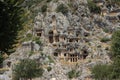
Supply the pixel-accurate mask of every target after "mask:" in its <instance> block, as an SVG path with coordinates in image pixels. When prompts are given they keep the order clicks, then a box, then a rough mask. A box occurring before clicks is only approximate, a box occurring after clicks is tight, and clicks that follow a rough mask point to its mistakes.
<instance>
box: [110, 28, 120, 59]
mask: <svg viewBox="0 0 120 80" xmlns="http://www.w3.org/2000/svg"><path fill="white" fill-rule="evenodd" d="M111 44H112V45H111V51H112V52H111V56H112V57H113V58H116V57H117V56H120V30H118V31H116V32H114V33H113V35H112V43H111Z"/></svg>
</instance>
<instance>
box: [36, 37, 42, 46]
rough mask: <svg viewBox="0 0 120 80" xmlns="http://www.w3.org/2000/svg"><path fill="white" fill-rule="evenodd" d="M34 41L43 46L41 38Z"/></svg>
mask: <svg viewBox="0 0 120 80" xmlns="http://www.w3.org/2000/svg"><path fill="white" fill-rule="evenodd" d="M34 41H35V42H36V43H37V44H39V45H42V43H41V40H40V38H39V37H35V38H34Z"/></svg>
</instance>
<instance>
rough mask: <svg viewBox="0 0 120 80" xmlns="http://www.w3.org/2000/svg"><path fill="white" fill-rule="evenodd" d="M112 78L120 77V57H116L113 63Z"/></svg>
mask: <svg viewBox="0 0 120 80" xmlns="http://www.w3.org/2000/svg"><path fill="white" fill-rule="evenodd" d="M112 68H113V70H112V74H111V75H112V79H115V80H117V79H120V57H117V58H115V59H114V63H113V65H112Z"/></svg>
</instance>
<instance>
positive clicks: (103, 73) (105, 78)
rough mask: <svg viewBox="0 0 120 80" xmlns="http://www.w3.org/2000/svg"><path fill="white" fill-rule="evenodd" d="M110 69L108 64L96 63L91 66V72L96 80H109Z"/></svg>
mask: <svg viewBox="0 0 120 80" xmlns="http://www.w3.org/2000/svg"><path fill="white" fill-rule="evenodd" d="M111 71H112V69H111V66H109V65H96V66H94V67H93V68H92V74H93V77H94V78H95V79H96V80H110V78H111Z"/></svg>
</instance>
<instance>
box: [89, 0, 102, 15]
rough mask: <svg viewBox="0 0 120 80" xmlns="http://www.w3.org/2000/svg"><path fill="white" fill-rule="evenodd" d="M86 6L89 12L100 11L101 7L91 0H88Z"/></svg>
mask: <svg viewBox="0 0 120 80" xmlns="http://www.w3.org/2000/svg"><path fill="white" fill-rule="evenodd" d="M88 8H89V9H90V12H91V13H100V12H101V9H100V7H98V6H97V5H96V4H95V3H94V2H93V1H92V0H88Z"/></svg>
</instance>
